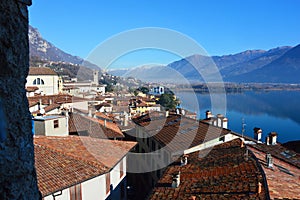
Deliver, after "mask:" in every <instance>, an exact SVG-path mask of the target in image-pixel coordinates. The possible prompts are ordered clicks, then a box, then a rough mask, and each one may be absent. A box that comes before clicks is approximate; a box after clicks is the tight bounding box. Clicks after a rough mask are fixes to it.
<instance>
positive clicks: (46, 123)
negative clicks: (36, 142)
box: [33, 115, 69, 136]
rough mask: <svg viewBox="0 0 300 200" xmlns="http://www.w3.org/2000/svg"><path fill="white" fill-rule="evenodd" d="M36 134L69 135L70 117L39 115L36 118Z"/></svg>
mask: <svg viewBox="0 0 300 200" xmlns="http://www.w3.org/2000/svg"><path fill="white" fill-rule="evenodd" d="M33 120H34V135H44V136H68V135H69V128H68V117H65V116H53V115H49V116H37V117H35V118H34V119H33Z"/></svg>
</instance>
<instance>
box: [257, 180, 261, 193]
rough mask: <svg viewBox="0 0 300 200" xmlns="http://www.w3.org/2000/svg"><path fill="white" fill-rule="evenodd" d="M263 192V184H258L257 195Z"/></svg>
mask: <svg viewBox="0 0 300 200" xmlns="http://www.w3.org/2000/svg"><path fill="white" fill-rule="evenodd" d="M261 191H262V184H261V182H258V184H257V193H258V194H260V193H261Z"/></svg>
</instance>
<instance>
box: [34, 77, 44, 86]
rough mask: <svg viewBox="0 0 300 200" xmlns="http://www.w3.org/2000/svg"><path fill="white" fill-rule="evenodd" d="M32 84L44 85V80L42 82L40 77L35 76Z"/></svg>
mask: <svg viewBox="0 0 300 200" xmlns="http://www.w3.org/2000/svg"><path fill="white" fill-rule="evenodd" d="M33 85H45V82H44V80H43V79H41V78H36V79H34V81H33Z"/></svg>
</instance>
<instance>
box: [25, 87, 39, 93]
mask: <svg viewBox="0 0 300 200" xmlns="http://www.w3.org/2000/svg"><path fill="white" fill-rule="evenodd" d="M38 89H39V88H38V87H36V86H28V87H26V92H35V91H37V90H38Z"/></svg>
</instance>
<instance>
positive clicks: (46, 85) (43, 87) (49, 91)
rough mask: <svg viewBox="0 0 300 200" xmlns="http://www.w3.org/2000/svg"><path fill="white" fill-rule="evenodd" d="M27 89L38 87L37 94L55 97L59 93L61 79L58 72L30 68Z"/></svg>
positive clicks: (46, 68)
mask: <svg viewBox="0 0 300 200" xmlns="http://www.w3.org/2000/svg"><path fill="white" fill-rule="evenodd" d="M27 87H38V90H36V91H34V92H35V93H40V94H46V95H53V94H58V93H59V87H60V79H59V77H58V75H57V73H56V72H54V71H53V70H52V69H50V68H48V67H30V68H29V74H28V76H27V83H26V88H27Z"/></svg>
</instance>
